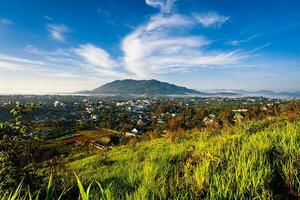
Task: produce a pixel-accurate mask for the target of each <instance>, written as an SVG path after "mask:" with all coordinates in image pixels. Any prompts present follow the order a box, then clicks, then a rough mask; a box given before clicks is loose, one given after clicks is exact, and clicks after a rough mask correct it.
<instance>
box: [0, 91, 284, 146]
mask: <svg viewBox="0 0 300 200" xmlns="http://www.w3.org/2000/svg"><path fill="white" fill-rule="evenodd" d="M286 102H288V100H283V99H268V98H264V97H244V98H228V97H209V98H204V97H188V96H186V97H182V96H181V97H174V96H173V97H130V96H129V97H122V96H111V97H101V96H76V95H75V96H63V95H61V96H59V95H55V96H50V95H45V96H38V95H19V96H0V109H1V112H0V113H1V115H0V120H7V119H9V117H10V113H9V111H10V110H11V109H12V108H14V107H15V106H16V105H18V104H35V105H37V106H38V108H37V109H36V110H34V111H33V112H32V113H31V116H28V117H29V119H30V123H31V124H32V125H33V127H34V128H33V130H32V131H31V132H30V133H29V136H30V137H33V136H37V135H38V136H40V137H41V138H44V139H53V138H58V137H61V136H66V135H72V134H74V133H76V132H78V131H79V130H95V129H106V130H111V131H116V132H119V133H120V134H119V140H120V141H119V142H116V141H115V143H121V140H123V139H124V138H126V137H141V136H143V135H145V134H146V133H149V132H152V133H155V134H156V135H157V136H163V135H165V134H166V132H167V131H168V130H172V129H175V128H182V129H184V130H187V129H192V128H203V127H207V126H212V125H214V126H216V125H219V126H220V125H222V124H225V123H232V124H234V123H236V122H237V120H239V119H241V118H244V117H245V118H251V115H253V112H254V111H253V109H256V110H255V115H256V116H258V114H259V113H261V115H267V114H274V112H276V107H277V106H279V105H280V104H284V103H286ZM251 109H252V110H251ZM248 110H249V111H248ZM95 139H97V138H93V141H94V140H95ZM110 144H112V143H110Z"/></svg>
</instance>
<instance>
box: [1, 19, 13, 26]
mask: <svg viewBox="0 0 300 200" xmlns="http://www.w3.org/2000/svg"><path fill="white" fill-rule="evenodd" d="M11 24H13V21H12V20H10V19H7V18H0V25H11Z"/></svg>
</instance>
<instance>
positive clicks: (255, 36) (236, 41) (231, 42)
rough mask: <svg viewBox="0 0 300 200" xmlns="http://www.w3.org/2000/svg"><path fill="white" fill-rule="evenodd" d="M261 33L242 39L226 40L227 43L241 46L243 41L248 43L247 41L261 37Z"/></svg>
mask: <svg viewBox="0 0 300 200" xmlns="http://www.w3.org/2000/svg"><path fill="white" fill-rule="evenodd" d="M259 36H260V34H256V35H252V36H250V37H248V38H246V39H242V40H229V41H227V42H226V44H229V45H232V46H240V45H241V44H243V43H247V42H250V41H251V40H253V39H255V38H257V37H259Z"/></svg>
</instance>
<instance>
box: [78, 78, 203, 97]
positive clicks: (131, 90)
mask: <svg viewBox="0 0 300 200" xmlns="http://www.w3.org/2000/svg"><path fill="white" fill-rule="evenodd" d="M79 93H81V94H120V95H205V94H206V93H202V92H199V91H197V90H193V89H189V88H186V87H181V86H177V85H174V84H170V83H166V82H161V81H158V80H132V79H125V80H116V81H113V82H110V83H107V84H104V85H102V86H100V87H98V88H96V89H94V90H91V91H82V92H79Z"/></svg>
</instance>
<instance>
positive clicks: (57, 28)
mask: <svg viewBox="0 0 300 200" xmlns="http://www.w3.org/2000/svg"><path fill="white" fill-rule="evenodd" d="M47 28H48V31H49V33H50V35H51V37H52V38H53V39H55V40H57V41H60V42H63V41H65V35H64V34H65V33H68V32H70V29H69V28H68V27H67V26H65V25H63V24H49V25H48V26H47Z"/></svg>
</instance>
